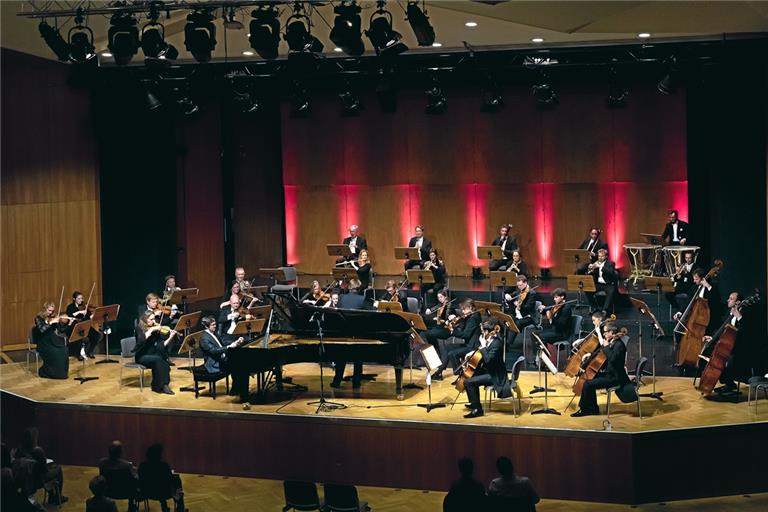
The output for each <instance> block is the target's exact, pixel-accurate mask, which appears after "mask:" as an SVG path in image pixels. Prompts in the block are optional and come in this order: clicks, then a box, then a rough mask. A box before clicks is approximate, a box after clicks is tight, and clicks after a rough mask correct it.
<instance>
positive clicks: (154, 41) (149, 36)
mask: <svg viewBox="0 0 768 512" xmlns="http://www.w3.org/2000/svg"><path fill="white" fill-rule="evenodd" d="M141 50H142V51H143V52H144V57H146V58H148V59H168V60H176V58H177V57H178V56H179V51H178V50H177V49H176V47H175V46H173V45H172V44H168V43H166V42H165V27H164V26H163V25H162V24H161V23H157V22H150V23H147V24H146V25H144V27H143V28H142V29H141Z"/></svg>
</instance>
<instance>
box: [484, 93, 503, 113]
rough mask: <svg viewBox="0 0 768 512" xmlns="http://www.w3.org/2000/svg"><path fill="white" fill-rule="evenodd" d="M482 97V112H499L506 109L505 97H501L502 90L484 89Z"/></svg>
mask: <svg viewBox="0 0 768 512" xmlns="http://www.w3.org/2000/svg"><path fill="white" fill-rule="evenodd" d="M481 97H482V104H481V105H480V110H481V111H482V112H498V111H499V110H501V109H502V108H503V107H504V97H503V96H502V95H501V90H499V89H498V88H497V87H488V88H486V89H483V91H482V93H481Z"/></svg>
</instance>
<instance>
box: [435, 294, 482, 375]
mask: <svg viewBox="0 0 768 512" xmlns="http://www.w3.org/2000/svg"><path fill="white" fill-rule="evenodd" d="M460 308H461V316H460V317H458V320H457V321H456V322H455V327H454V325H453V324H449V325H448V331H449V332H450V333H451V335H452V336H454V337H456V338H459V339H462V340H464V343H463V344H461V345H454V346H453V347H451V348H449V349H448V350H447V351H446V357H445V360H444V361H443V364H442V365H440V367H439V368H438V369H437V370H436V371H435V373H434V374H432V379H434V380H442V378H443V370H444V369H445V367H446V366H447V365H448V364H449V363H450V364H451V367H452V368H456V367H457V366H458V360H459V359H461V358H462V357H464V356H465V355H466V354H467V353H468V352H470V351H472V350H475V349H476V348H477V347H478V344H479V343H480V323H481V321H482V318H481V317H480V312H479V311H478V310H477V308H476V307H475V301H473V300H472V299H466V300H464V302H462V303H461V306H460Z"/></svg>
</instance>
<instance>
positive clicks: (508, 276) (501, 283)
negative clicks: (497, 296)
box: [488, 270, 517, 302]
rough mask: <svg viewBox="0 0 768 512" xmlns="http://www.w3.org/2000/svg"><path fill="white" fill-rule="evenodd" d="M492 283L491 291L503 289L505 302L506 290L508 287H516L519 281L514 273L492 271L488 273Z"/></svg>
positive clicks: (502, 296) (502, 293) (502, 297)
mask: <svg viewBox="0 0 768 512" xmlns="http://www.w3.org/2000/svg"><path fill="white" fill-rule="evenodd" d="M488 275H489V277H490V281H491V285H490V286H491V290H493V289H496V288H499V287H501V288H502V290H501V301H499V302H503V301H504V289H506V288H507V286H514V284H515V282H516V281H517V274H515V273H514V272H507V271H506V270H490V271H489V272H488Z"/></svg>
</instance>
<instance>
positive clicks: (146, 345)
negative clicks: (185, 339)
mask: <svg viewBox="0 0 768 512" xmlns="http://www.w3.org/2000/svg"><path fill="white" fill-rule="evenodd" d="M175 335H176V331H174V330H173V329H171V328H170V327H168V326H165V325H160V324H158V323H157V322H156V321H155V315H154V313H153V312H152V311H147V312H146V313H144V314H143V315H142V316H141V318H140V319H139V323H138V326H137V327H136V349H135V350H134V353H135V358H136V362H137V363H139V364H140V365H142V366H146V367H147V368H151V369H152V391H154V392H155V393H163V394H165V395H173V394H175V393H174V392H173V391H171V388H170V387H169V384H170V383H171V367H170V366H169V365H168V345H170V343H171V342H172V341H173V338H174V337H175Z"/></svg>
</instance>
